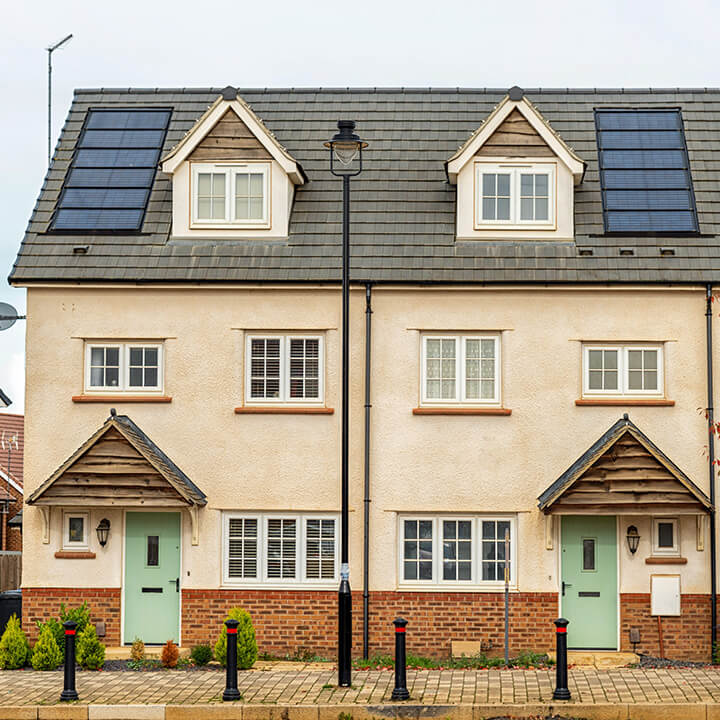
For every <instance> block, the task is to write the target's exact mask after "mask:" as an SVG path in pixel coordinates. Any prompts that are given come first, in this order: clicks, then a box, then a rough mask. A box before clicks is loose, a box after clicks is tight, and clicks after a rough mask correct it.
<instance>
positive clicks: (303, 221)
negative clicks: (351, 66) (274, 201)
mask: <svg viewBox="0 0 720 720" xmlns="http://www.w3.org/2000/svg"><path fill="white" fill-rule="evenodd" d="M238 92H239V95H240V96H241V97H242V98H243V100H244V101H245V102H246V103H247V104H248V105H249V106H250V107H252V111H253V112H254V113H255V114H256V115H257V116H258V117H259V118H260V119H261V120H262V123H263V124H264V126H265V127H267V128H268V130H269V131H270V132H271V133H272V135H273V136H274V138H276V140H277V142H278V143H279V144H280V145H281V146H282V147H283V148H285V149H286V150H287V152H288V153H289V154H290V155H291V157H292V158H294V159H295V160H296V161H297V163H299V164H300V165H302V168H303V169H304V171H305V173H306V175H307V178H308V182H307V183H306V184H304V185H302V186H301V187H298V188H297V190H296V195H295V202H294V206H293V210H292V217H291V222H290V236H289V238H288V240H287V241H280V242H278V241H277V240H275V241H272V242H267V241H265V240H262V239H256V240H231V239H222V240H203V239H199V240H197V241H195V240H192V241H189V240H187V239H185V240H174V239H173V237H172V236H171V204H172V189H171V184H170V178H169V176H167V175H164V174H162V173H158V174H157V176H156V179H155V182H154V186H153V189H152V192H151V195H150V199H149V204H148V209H147V213H146V215H145V220H144V225H143V228H142V233H140V234H137V233H135V234H128V233H125V234H124V233H122V232H116V233H113V234H105V235H100V234H98V235H94V236H93V235H87V234H83V235H73V234H66V235H60V234H48V232H47V230H48V225H49V223H50V220H51V218H52V214H53V211H54V210H55V206H56V202H57V200H58V195H59V193H60V190H61V187H62V183H63V180H64V178H65V174H66V171H67V168H68V167H69V164H70V161H71V159H72V156H73V152H74V148H75V143H76V141H77V139H78V137H79V134H80V132H81V130H82V127H83V122H84V119H85V116H86V113H87V111H88V109H90V108H119V107H134V108H142V107H166V108H171V109H172V117H171V120H170V126H169V130H168V133H167V137H166V140H165V147H164V149H163V152H164V153H168V152H170V151H171V150H172V148H174V147H175V146H176V145H178V143H180V142H181V141H182V139H183V137H184V136H185V134H186V133H187V132H188V131H189V130H190V129H191V128H192V127H193V126H194V124H195V123H196V122H197V121H198V119H200V118H201V117H202V116H203V114H204V113H206V112H207V111H208V108H209V107H210V106H212V105H213V103H215V102H216V101H217V100H218V97H219V96H220V95H221V94H222V89H221V88H207V89H162V88H158V89H102V88H100V89H82V90H77V91H76V92H75V96H74V99H73V103H72V106H71V108H70V111H69V114H68V117H67V120H66V122H65V126H64V129H63V132H62V134H61V137H60V140H59V143H58V146H57V149H56V152H55V157H54V160H53V163H52V166H51V168H50V170H49V172H48V175H47V177H46V180H45V183H44V185H43V188H42V191H41V193H40V197H39V199H38V202H37V205H36V207H35V210H34V212H33V215H32V218H31V220H30V223H29V226H28V229H27V232H26V234H25V238H24V240H23V243H22V247H21V249H20V253H19V255H18V258H17V261H16V264H15V266H14V269H13V271H12V275H11V281H12V282H13V283H17V284H24V283H33V282H56V281H64V282H75V281H88V282H89V281H93V282H95V281H98V282H136V281H139V282H160V283H166V282H208V283H211V282H324V281H332V282H337V281H339V280H340V265H341V243H340V238H341V217H342V203H341V189H340V182H339V181H338V179H337V178H334V177H333V176H332V175H331V174H330V172H329V168H328V164H329V163H328V150H327V149H325V148H324V147H323V142H324V141H326V140H328V139H329V138H330V137H331V136H332V135H333V134H334V133H335V126H336V123H337V120H338V119H346V118H350V119H354V120H355V121H356V122H357V132H358V133H359V134H360V135H361V136H362V137H363V139H365V140H367V141H368V142H369V147H368V148H367V150H366V151H365V152H364V154H363V163H364V169H363V172H362V174H361V175H360V176H359V177H357V178H355V179H353V181H352V255H351V277H352V279H353V280H356V281H366V280H367V281H373V282H438V283H458V282H459V283H473V282H483V283H491V282H497V283H514V282H518V283H519V282H522V283H527V282H543V283H544V282H560V283H576V282H577V283H594V282H618V283H642V282H648V283H666V282H673V283H690V282H692V283H694V282H706V281H707V282H711V281H715V282H717V281H720V243H719V242H718V238H717V237H716V236H717V235H718V234H719V233H720V212H719V210H720V194H719V193H718V188H719V187H720V90H718V89H703V88H700V89H681V88H669V89H615V90H604V89H583V88H579V89H527V90H525V96H526V97H527V99H528V102H530V103H531V104H532V106H533V107H534V108H537V111H538V112H539V113H540V114H541V116H542V118H544V120H545V122H546V123H547V124H548V125H549V127H550V128H551V129H552V131H553V133H555V134H557V136H558V137H559V138H561V139H562V141H563V143H565V144H566V145H567V147H568V148H572V149H573V151H574V153H576V155H577V157H579V158H582V160H583V161H585V162H586V163H587V170H586V173H585V176H584V178H583V181H582V183H581V184H580V185H579V186H577V187H576V190H575V205H574V207H575V234H576V237H575V242H553V241H548V240H543V241H540V242H532V241H530V240H528V241H507V240H502V241H491V240H483V241H456V239H455V210H456V201H455V200H456V188H455V186H453V185H451V184H449V183H448V180H447V177H446V173H445V162H446V160H447V159H448V158H450V157H452V156H453V154H454V153H455V152H456V151H457V150H458V148H461V147H462V146H463V145H464V144H465V143H466V142H468V140H469V139H470V138H471V137H472V136H473V134H474V133H476V132H477V130H478V128H480V127H481V126H482V124H483V123H484V122H485V121H486V120H487V118H488V117H489V116H490V114H491V113H492V112H493V110H494V108H495V107H496V106H497V105H498V104H499V103H500V102H501V101H502V100H503V98H504V97H505V96H506V94H507V93H506V90H504V89H503V90H494V89H462V88H417V89H408V88H369V89H345V88H344V89H322V88H304V89H240V90H239V91H238ZM658 107H661V108H662V107H664V108H667V107H672V108H680V109H681V111H682V117H683V122H684V127H685V136H686V139H687V147H688V152H689V159H690V165H691V170H692V176H693V181H694V191H695V199H696V204H697V210H698V217H699V223H700V233H699V234H697V235H694V236H685V237H677V236H673V237H658V236H638V237H627V236H624V237H617V236H615V237H613V236H608V235H605V234H604V225H603V214H602V202H601V189H600V183H599V175H598V151H597V142H596V132H595V121H594V111H595V109H597V108H658ZM78 245H82V246H85V245H87V246H88V252H87V253H86V254H74V253H73V248H74V247H75V246H78ZM627 248H631V249H632V252H633V253H634V254H630V253H628V252H627ZM621 249H623V254H620V251H621ZM661 249H662V252H661ZM581 253H582V254H581ZM589 253H592V254H589Z"/></svg>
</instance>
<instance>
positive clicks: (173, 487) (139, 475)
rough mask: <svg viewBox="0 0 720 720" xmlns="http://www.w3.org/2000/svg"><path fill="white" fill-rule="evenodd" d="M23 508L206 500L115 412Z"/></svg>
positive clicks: (202, 502)
mask: <svg viewBox="0 0 720 720" xmlns="http://www.w3.org/2000/svg"><path fill="white" fill-rule="evenodd" d="M26 502H27V504H28V505H34V504H38V505H74V506H87V505H98V506H99V505H102V506H119V507H125V506H132V507H137V506H144V507H163V506H176V505H181V506H182V505H184V506H193V505H195V506H197V505H205V504H206V503H207V498H206V497H205V494H204V493H203V492H202V491H201V490H200V489H199V488H198V487H197V485H195V484H194V483H193V482H192V481H191V480H190V478H189V477H188V476H187V475H186V474H185V473H184V472H183V471H182V470H181V469H180V468H179V467H178V466H177V465H176V464H175V463H174V462H173V461H172V460H171V459H170V458H169V457H168V456H167V455H166V454H165V453H164V452H163V451H162V450H161V449H160V448H159V447H158V446H157V445H156V444H155V443H154V442H153V441H152V440H151V439H150V438H149V437H148V436H147V435H146V434H145V433H144V432H143V431H142V430H141V429H140V428H139V427H138V426H137V425H136V424H135V423H134V422H133V421H132V420H131V419H130V418H129V417H128V416H127V415H116V414H115V412H114V410H113V411H112V413H111V415H110V417H109V418H108V419H107V420H106V421H105V424H104V425H103V426H102V427H101V428H99V429H98V430H97V431H96V432H95V433H93V435H92V436H91V437H90V438H88V440H86V441H85V442H84V443H83V444H82V445H81V446H80V447H79V448H78V449H77V450H76V451H75V452H74V453H73V454H72V455H71V456H70V457H69V458H68V459H67V460H66V461H65V462H64V463H63V464H62V465H61V466H60V467H59V468H58V469H57V470H56V471H55V472H54V473H53V474H52V475H51V476H50V477H49V478H48V479H47V480H46V481H45V482H44V483H43V484H42V485H41V486H40V487H39V488H38V489H37V490H35V492H34V493H32V495H30V497H29V498H27V500H26Z"/></svg>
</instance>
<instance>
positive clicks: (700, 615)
mask: <svg viewBox="0 0 720 720" xmlns="http://www.w3.org/2000/svg"><path fill="white" fill-rule="evenodd" d="M680 610H681V615H680V616H678V617H663V618H662V634H663V645H664V648H665V657H668V658H671V659H673V660H701V661H707V660H709V659H710V656H711V652H710V595H682V596H681V600H680ZM633 627H637V628H639V629H640V642H639V643H638V645H637V650H638V652H641V653H645V654H648V655H654V656H659V655H660V636H659V632H658V621H657V618H656V617H652V616H651V615H650V593H622V594H621V595H620V647H621V649H622V650H632V645H631V644H630V628H633Z"/></svg>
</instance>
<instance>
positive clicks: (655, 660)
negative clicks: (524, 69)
mask: <svg viewBox="0 0 720 720" xmlns="http://www.w3.org/2000/svg"><path fill="white" fill-rule="evenodd" d="M638 666H639V667H641V668H648V669H651V668H700V667H712V666H711V665H710V663H706V662H692V661H690V660H668V659H667V658H659V657H653V656H652V655H641V656H640V663H639V664H638Z"/></svg>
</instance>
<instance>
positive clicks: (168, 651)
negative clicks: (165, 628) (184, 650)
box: [160, 640, 180, 668]
mask: <svg viewBox="0 0 720 720" xmlns="http://www.w3.org/2000/svg"><path fill="white" fill-rule="evenodd" d="M179 657H180V650H178V646H177V645H176V644H175V643H174V642H173V641H172V640H168V641H167V642H166V643H165V644H164V645H163V649H162V653H160V662H161V663H162V666H163V667H166V668H175V667H177V664H178V658H179Z"/></svg>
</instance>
